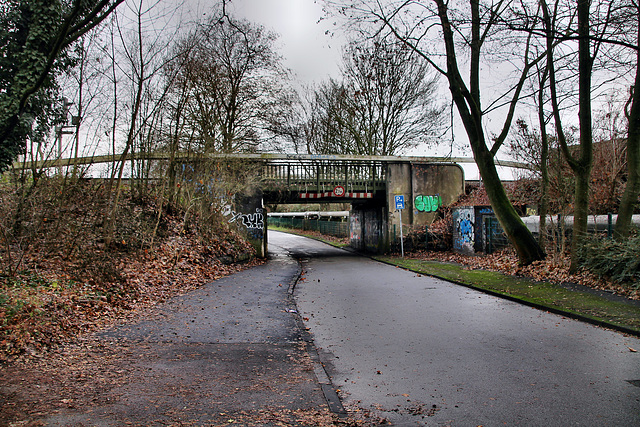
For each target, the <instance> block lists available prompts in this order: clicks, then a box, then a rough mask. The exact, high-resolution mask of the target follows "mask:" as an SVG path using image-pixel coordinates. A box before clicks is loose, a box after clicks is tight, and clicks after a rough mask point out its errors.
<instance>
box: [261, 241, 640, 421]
mask: <svg viewBox="0 0 640 427" xmlns="http://www.w3.org/2000/svg"><path fill="white" fill-rule="evenodd" d="M269 235H270V237H269V239H270V240H269V242H270V245H271V246H272V247H273V246H277V247H281V248H285V249H286V250H288V251H289V252H290V253H291V254H292V255H294V256H295V257H297V258H299V259H301V260H302V261H303V271H304V278H303V279H302V280H301V281H300V282H299V283H298V285H297V287H296V291H295V298H296V302H297V305H298V309H299V311H300V315H301V316H302V317H303V318H304V319H305V323H306V325H307V327H308V328H310V332H311V334H312V336H313V339H314V342H315V344H316V346H317V347H318V348H319V351H320V353H321V354H322V355H323V359H324V362H325V364H326V369H327V371H328V373H329V375H330V377H331V379H332V381H333V383H334V385H335V387H337V388H339V389H340V393H341V395H342V397H343V402H344V404H345V406H346V407H347V408H351V409H353V408H355V407H358V406H359V407H361V408H364V409H370V410H373V411H375V412H377V413H378V414H380V415H382V416H384V417H386V418H387V419H388V420H390V421H391V422H392V423H393V424H395V425H402V426H404V425H407V426H409V425H429V426H432V425H433V426H436V425H437V426H440V425H451V426H477V425H484V426H496V425H526V426H574V425H575V426H637V425H640V352H633V351H632V349H634V350H639V351H640V340H639V339H638V338H634V337H628V336H625V335H623V334H620V333H617V332H612V331H609V330H605V329H602V328H598V327H595V326H592V325H589V324H585V323H581V322H579V321H575V320H571V319H567V318H563V317H562V316H558V315H554V314H550V313H547V312H543V311H540V310H537V309H533V308H530V307H525V306H522V305H519V304H517V303H514V302H510V301H506V300H502V299H500V298H497V297H493V296H489V295H485V294H482V293H480V292H476V291H473V290H469V289H467V288H464V287H461V286H457V285H454V284H451V283H448V282H445V281H442V280H438V279H433V278H429V277H424V276H419V275H417V274H415V273H411V272H408V271H404V270H402V269H399V268H394V267H392V266H388V265H385V264H381V263H378V262H374V261H372V260H370V259H368V258H365V257H361V256H357V255H354V254H351V253H348V252H346V251H342V250H337V249H333V248H330V247H329V246H327V245H324V244H322V243H319V242H316V241H312V240H309V239H304V238H301V237H298V236H290V235H285V234H282V233H275V232H270V234H269Z"/></svg>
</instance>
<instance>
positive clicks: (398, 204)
mask: <svg viewBox="0 0 640 427" xmlns="http://www.w3.org/2000/svg"><path fill="white" fill-rule="evenodd" d="M402 209H404V196H396V210H402Z"/></svg>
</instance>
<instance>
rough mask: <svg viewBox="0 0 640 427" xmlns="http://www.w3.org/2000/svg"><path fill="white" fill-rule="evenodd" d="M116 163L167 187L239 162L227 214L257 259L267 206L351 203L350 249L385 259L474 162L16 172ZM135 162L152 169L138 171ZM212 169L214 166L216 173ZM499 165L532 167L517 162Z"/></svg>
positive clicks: (260, 162)
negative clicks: (399, 203) (156, 174)
mask: <svg viewBox="0 0 640 427" xmlns="http://www.w3.org/2000/svg"><path fill="white" fill-rule="evenodd" d="M116 161H130V162H131V168H130V170H131V171H135V170H137V169H138V168H139V169H140V170H142V169H146V170H147V171H149V170H153V169H154V167H150V166H149V165H150V164H151V163H152V162H156V164H157V166H158V167H157V168H156V169H158V170H169V171H174V172H173V173H171V172H170V173H169V176H170V182H169V185H172V184H173V185H176V184H177V183H179V182H180V180H185V179H186V180H191V181H198V182H201V183H202V182H209V181H211V180H216V179H217V180H227V181H229V180H231V181H233V180H235V178H234V176H235V175H233V174H231V175H229V174H227V175H226V176H225V175H219V174H218V175H216V171H215V170H216V169H218V170H219V169H221V168H222V167H223V166H221V165H225V164H226V166H225V167H229V165H230V164H232V163H235V164H236V166H235V167H234V168H235V169H234V170H235V172H234V174H238V173H237V171H238V169H242V170H244V174H243V173H240V174H239V175H243V176H242V178H239V179H240V180H241V181H242V185H237V186H236V188H237V192H236V194H233V191H229V190H227V191H226V193H227V194H225V197H227V196H228V197H227V198H226V199H225V202H224V208H223V211H224V212H223V213H224V215H225V216H226V217H227V219H228V221H229V222H230V223H235V224H236V225H237V226H238V229H239V231H241V232H242V233H244V234H245V235H246V236H247V238H248V239H249V241H250V242H251V243H252V245H253V246H254V247H255V248H256V251H257V253H258V255H259V256H266V254H267V249H268V248H267V220H266V219H267V215H266V210H265V205H266V204H285V203H336V202H342V203H349V204H350V215H349V216H350V218H349V220H350V236H351V246H352V247H354V248H355V249H359V250H364V251H368V252H374V253H383V252H385V251H387V250H388V249H389V247H390V243H391V242H392V241H394V240H395V239H396V238H397V237H398V235H399V233H400V228H401V227H400V224H401V222H402V225H404V226H424V225H427V224H430V223H431V222H432V221H433V220H434V218H435V212H436V210H437V209H438V208H439V207H440V206H441V205H447V204H450V203H452V202H454V201H455V200H456V199H457V198H458V196H459V195H461V194H462V193H463V192H464V186H465V179H464V171H463V169H462V167H461V166H460V165H459V163H469V162H473V159H472V158H466V157H463V158H443V157H397V156H349V155H297V154H207V155H200V156H198V157H194V155H193V154H191V155H187V154H175V153H174V154H173V155H169V154H167V153H144V155H140V154H136V155H131V154H129V155H126V156H114V155H109V156H98V157H96V156H92V157H84V158H74V159H58V160H52V161H40V162H33V163H30V162H16V163H15V164H14V168H18V169H20V168H27V167H29V168H58V169H59V170H60V171H62V170H63V169H64V168H65V167H66V168H70V167H76V166H78V165H83V164H84V165H87V164H91V165H95V164H100V163H115V162H116ZM205 162H208V165H209V166H208V168H209V169H207V168H206V167H205V168H200V167H197V166H195V165H196V164H204V163H205ZM136 164H138V165H146V166H140V167H138V166H136ZM212 164H213V165H216V166H215V167H213V169H212V168H211V165H212ZM497 164H498V165H501V166H506V167H526V166H523V165H522V164H520V163H516V162H497ZM238 165H240V166H238ZM189 171H190V172H189ZM132 173H133V172H132ZM147 173H148V172H147ZM216 176H217V178H216ZM221 176H225V177H224V178H220V177H221ZM247 176H249V177H250V179H247ZM230 177H231V178H230ZM203 185H204V184H203ZM227 188H229V186H227ZM229 193H231V194H229ZM396 196H403V198H404V202H405V209H403V210H401V211H399V210H397V209H396V204H395V197H396Z"/></svg>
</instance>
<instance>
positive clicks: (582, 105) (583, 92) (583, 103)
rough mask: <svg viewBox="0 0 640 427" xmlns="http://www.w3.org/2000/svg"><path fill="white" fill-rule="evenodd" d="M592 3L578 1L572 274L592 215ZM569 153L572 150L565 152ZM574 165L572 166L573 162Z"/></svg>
mask: <svg viewBox="0 0 640 427" xmlns="http://www.w3.org/2000/svg"><path fill="white" fill-rule="evenodd" d="M589 5H590V1H589V0H578V36H579V40H578V58H579V63H578V73H579V75H578V92H579V94H578V97H579V99H578V103H579V111H578V119H579V122H580V158H579V159H578V160H577V161H575V162H572V163H573V165H572V166H571V168H572V169H573V171H574V173H575V175H576V187H575V189H576V191H575V201H574V206H575V207H574V212H573V236H572V239H571V266H570V268H569V270H570V271H572V272H575V271H577V270H578V248H579V247H580V245H581V241H582V239H583V238H584V236H585V235H586V233H587V215H588V214H589V178H590V177H591V167H592V164H593V131H592V127H591V122H592V120H591V70H592V65H593V58H592V57H591V41H590V38H589V36H590V34H589ZM565 153H568V150H565ZM570 164H571V163H570Z"/></svg>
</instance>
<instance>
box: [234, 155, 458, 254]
mask: <svg viewBox="0 0 640 427" xmlns="http://www.w3.org/2000/svg"><path fill="white" fill-rule="evenodd" d="M251 160H252V161H254V162H259V163H260V164H261V167H260V180H259V182H258V183H257V185H255V186H254V189H253V191H251V192H250V194H245V195H243V196H242V197H240V198H236V200H242V201H243V202H242V203H241V206H235V207H234V208H235V209H236V210H235V211H236V212H237V211H238V210H241V211H242V212H244V213H243V214H244V215H255V214H263V215H262V218H263V224H257V223H256V222H255V221H254V222H253V223H252V222H251V221H248V222H244V223H243V225H244V226H245V228H247V229H248V237H249V239H250V240H252V243H253V245H254V246H255V247H256V249H257V250H258V253H260V254H261V255H266V253H267V250H268V248H267V239H266V235H267V226H266V212H265V208H264V206H265V205H266V204H291V203H349V204H350V214H349V223H350V225H349V228H350V240H351V246H352V247H353V248H355V249H359V250H364V251H367V252H373V253H383V252H385V251H387V250H388V249H389V247H390V243H391V242H392V241H393V240H394V239H396V238H397V237H398V235H399V233H400V228H401V227H400V221H401V220H402V224H403V225H404V226H405V227H407V226H423V225H426V224H430V223H431V222H432V221H433V220H434V218H435V212H436V210H437V209H438V208H439V207H440V206H441V205H443V204H445V205H446V204H450V203H452V202H454V201H455V200H456V199H457V198H458V196H460V195H461V194H462V193H463V192H464V182H465V181H464V171H463V169H462V167H460V165H458V164H457V163H455V162H453V161H451V159H441V158H422V157H395V156H393V157H392V156H388V157H382V156H343V155H255V157H254V158H252V159H251ZM396 196H403V198H404V201H405V209H404V210H402V212H400V211H398V210H397V209H396V205H395V197H396ZM258 225H261V227H262V230H261V231H262V232H259V231H258V232H256V231H257V230H255V229H251V227H253V226H258ZM247 226H248V227H247ZM241 228H242V227H241Z"/></svg>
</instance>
